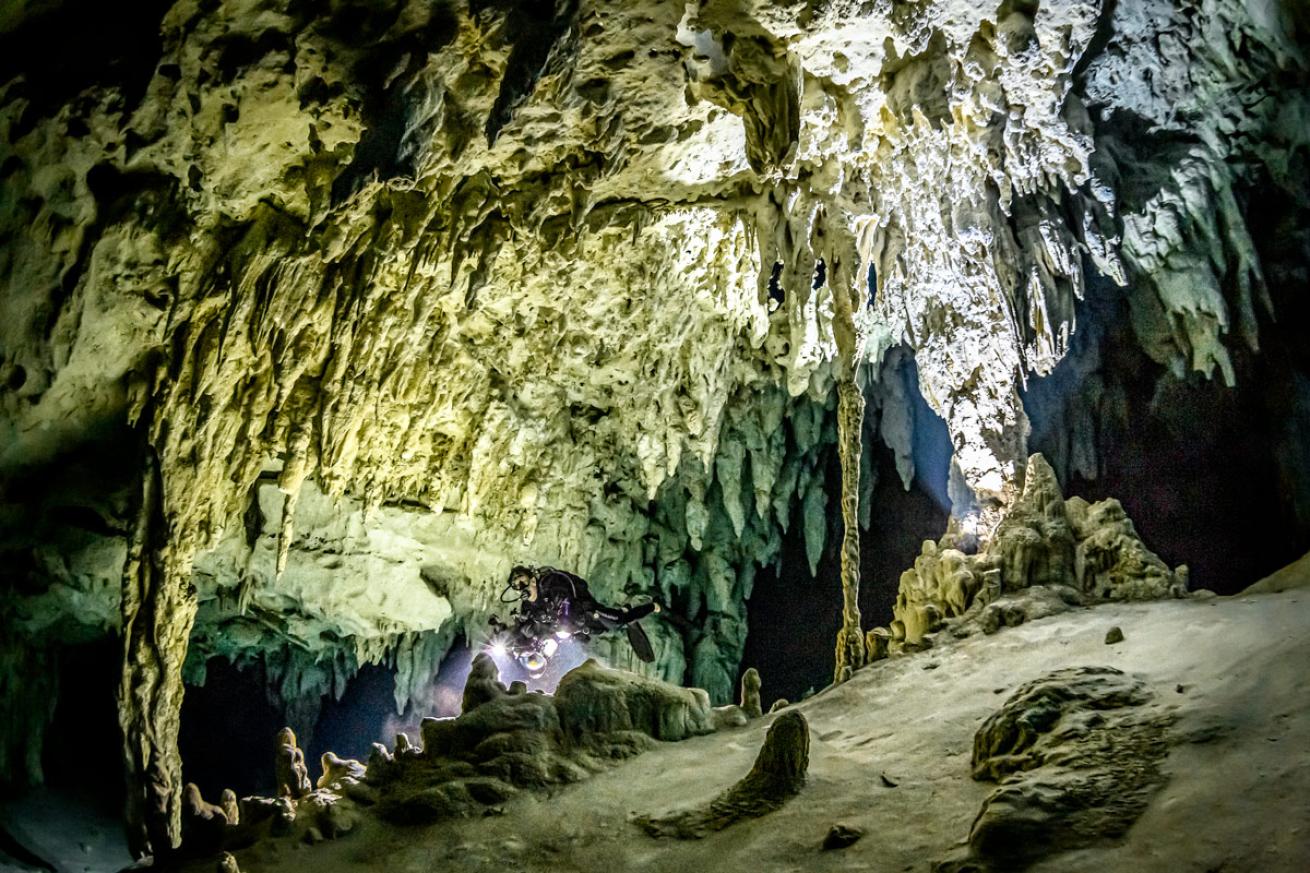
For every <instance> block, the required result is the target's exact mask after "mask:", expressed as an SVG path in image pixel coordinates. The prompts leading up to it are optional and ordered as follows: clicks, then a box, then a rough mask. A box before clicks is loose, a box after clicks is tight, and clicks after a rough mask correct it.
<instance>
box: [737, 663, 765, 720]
mask: <svg viewBox="0 0 1310 873" xmlns="http://www.w3.org/2000/svg"><path fill="white" fill-rule="evenodd" d="M763 707H764V705H763V703H762V702H761V701H760V671H759V670H756V669H755V668H754V667H749V668H747V670H746V672H745V673H742V674H741V709H742V712H744V713H746V717H747V718H760V717H761V716H763V715H764V708H763Z"/></svg>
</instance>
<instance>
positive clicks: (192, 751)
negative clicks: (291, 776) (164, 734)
mask: <svg viewBox="0 0 1310 873" xmlns="http://www.w3.org/2000/svg"><path fill="white" fill-rule="evenodd" d="M266 688H267V680H266V678H265V675H264V669H263V666H262V665H256V666H253V667H251V668H250V669H244V670H243V669H238V668H237V667H235V666H233V665H232V664H229V663H228V662H227V661H226V660H224V659H222V658H213V659H211V660H210V661H209V664H208V665H207V675H206V678H205V684H204V685H203V686H190V685H189V686H187V689H186V696H185V697H184V698H183V699H182V729H181V735H180V737H179V739H178V746H179V748H180V749H181V752H182V778H183V779H185V780H186V781H187V782H194V783H196V785H198V786H200V793H201V794H202V795H204V797H205V798H206V799H208V800H210V801H214V800H216V799H217V798H218V796H219V794H220V793H221V792H222V790H223V789H224V788H231V789H232V790H233V791H235V792H236V793H237V796H238V797H244V796H246V795H248V794H254V793H260V794H265V795H272V794H273V745H274V739H275V738H276V736H277V732H278V730H279V729H280V728H281V727H282V726H283V725H284V724H285V720H284V716H283V714H282V713H280V712H279V711H278V709H277V707H275V706H273V705H272V704H271V703H269V701H268V693H267V691H266ZM315 775H317V773H315Z"/></svg>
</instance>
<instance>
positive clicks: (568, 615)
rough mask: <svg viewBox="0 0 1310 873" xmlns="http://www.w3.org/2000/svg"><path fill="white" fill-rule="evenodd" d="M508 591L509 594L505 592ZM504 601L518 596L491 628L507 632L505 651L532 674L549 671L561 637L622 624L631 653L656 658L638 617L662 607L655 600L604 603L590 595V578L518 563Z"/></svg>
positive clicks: (503, 594)
mask: <svg viewBox="0 0 1310 873" xmlns="http://www.w3.org/2000/svg"><path fill="white" fill-rule="evenodd" d="M507 595H509V596H507ZM500 599H501V601H502V602H504V603H512V602H515V601H517V602H518V604H519V606H518V610H517V612H516V613H513V614H511V615H510V617H509V618H510V621H509V623H502V622H501V621H500V620H499V619H497V618H496V617H494V616H493V617H492V619H491V625H492V627H493V628H495V629H497V630H499V631H503V632H507V633H508V635H509V638H508V642H507V644H506V645H505V647H506V650H507V651H509V652H510V653H512V654H513V655H514V657H515V658H516V659H517V660H518V661H519V663H520V664H522V665H523V666H524V667H525V668H526V669H527V670H528V671H529V673H532V674H534V675H536V674H539V673H541V672H542V671H544V670H545V667H546V664H547V662H548V661H549V659H550V657H551V656H552V655H553V654H554V653H555V650H556V648H557V647H558V642H557V641H558V640H566V639H570V638H572V639H576V640H579V641H581V642H586V641H587V640H589V639H590V638H591V637H592V636H593V635H597V634H602V633H605V632H607V631H612V630H617V629H618V628H624V629H625V630H626V631H627V635H628V643H629V644H630V645H631V646H632V650H633V652H635V653H636V655H637V657H638V658H640V659H641V660H643V661H646V662H650V661H653V660H655V651H654V649H652V648H651V644H650V638H649V637H647V636H646V632H645V631H643V630H642V629H641V626H640V625H638V624H637V622H638V621H640V620H641V619H643V618H645V617H646V616H648V615H650V614H651V613H655V612H659V611H660V607H659V604H657V603H653V602H652V603H644V604H641V605H640V606H634V607H632V608H631V609H620V608H615V607H612V606H606V605H605V604H603V603H601V602H600V601H598V600H596V598H595V597H593V596H592V594H591V590H590V588H588V587H587V582H586V580H584V579H582V578H581V577H579V576H575V575H574V574H572V573H567V572H565V571H563V570H556V569H555V568H554V567H524V566H518V567H515V568H514V569H513V570H511V571H510V574H509V581H508V582H507V583H506V585H505V589H504V590H503V591H502V592H501V596H500Z"/></svg>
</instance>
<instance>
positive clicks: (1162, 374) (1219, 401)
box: [1024, 187, 1310, 594]
mask: <svg viewBox="0 0 1310 873" xmlns="http://www.w3.org/2000/svg"><path fill="white" fill-rule="evenodd" d="M1251 198H1252V200H1253V201H1255V202H1259V203H1260V204H1261V206H1260V207H1259V208H1256V209H1247V210H1245V211H1246V214H1247V215H1248V216H1249V221H1250V228H1249V229H1250V231H1251V234H1252V237H1253V238H1254V239H1255V240H1257V242H1258V245H1259V248H1260V249H1261V251H1260V254H1261V259H1262V262H1263V265H1264V270H1265V277H1266V280H1267V285H1268V289H1269V294H1270V298H1271V300H1272V303H1273V309H1274V313H1275V316H1276V318H1274V319H1270V318H1268V317H1267V315H1266V314H1265V313H1263V312H1261V311H1260V308H1259V307H1258V306H1257V314H1258V315H1259V331H1260V337H1259V338H1260V351H1259V352H1258V353H1255V352H1252V351H1251V350H1250V349H1248V348H1247V347H1246V346H1245V344H1244V343H1243V342H1242V341H1241V340H1240V339H1239V338H1237V337H1235V336H1230V337H1229V338H1228V340H1227V342H1226V345H1227V347H1228V349H1229V351H1230V354H1231V355H1232V360H1233V367H1234V371H1235V376H1236V384H1235V385H1234V386H1233V387H1231V388H1230V387H1228V386H1226V385H1225V384H1224V383H1223V381H1222V378H1221V377H1220V375H1219V374H1218V373H1217V372H1216V374H1215V376H1214V378H1213V379H1206V378H1205V377H1204V376H1203V375H1201V374H1199V373H1188V374H1186V376H1185V377H1184V378H1182V379H1177V378H1175V377H1174V376H1173V375H1171V374H1170V373H1169V372H1167V371H1166V370H1165V369H1164V368H1163V367H1161V366H1160V365H1158V364H1156V363H1154V362H1153V361H1151V360H1150V359H1149V358H1148V357H1147V356H1146V355H1145V354H1144V353H1143V352H1142V351H1141V350H1140V348H1139V344H1138V341H1137V338H1136V337H1135V335H1134V333H1133V329H1132V325H1131V321H1130V316H1129V310H1128V305H1127V302H1126V300H1125V299H1124V295H1123V292H1121V291H1120V290H1119V289H1116V288H1114V287H1113V286H1111V285H1110V284H1109V283H1108V282H1106V281H1105V280H1097V281H1094V282H1093V283H1091V284H1090V286H1089V291H1088V297H1087V300H1086V301H1085V302H1084V303H1083V304H1082V305H1081V306H1080V308H1079V312H1078V317H1079V325H1078V332H1077V333H1076V334H1075V335H1074V343H1073V347H1072V349H1071V352H1070V354H1069V356H1068V357H1066V359H1065V360H1064V361H1062V362H1061V364H1060V365H1059V366H1058V367H1057V368H1056V370H1055V371H1054V372H1053V373H1052V374H1051V375H1050V376H1048V377H1046V378H1045V379H1037V380H1033V381H1032V382H1031V383H1030V385H1029V388H1028V390H1027V392H1026V393H1025V397H1024V404H1025V407H1026V408H1027V410H1028V414H1029V417H1030V418H1031V420H1032V422H1033V435H1032V439H1031V441H1030V446H1031V448H1032V450H1033V451H1041V452H1043V453H1045V454H1046V455H1047V457H1048V459H1053V460H1054V461H1055V464H1056V469H1057V470H1058V471H1059V472H1060V474H1061V477H1062V484H1063V485H1064V486H1065V491H1066V494H1067V495H1074V494H1077V495H1080V496H1082V497H1084V498H1086V499H1088V500H1100V499H1104V498H1106V497H1115V498H1118V499H1119V500H1120V501H1121V502H1122V503H1123V505H1124V508H1125V509H1126V510H1127V512H1128V515H1129V516H1130V517H1131V518H1132V519H1133V521H1134V523H1135V524H1136V526H1137V530H1138V532H1139V533H1140V534H1141V536H1142V539H1143V540H1144V541H1145V542H1146V544H1147V546H1149V547H1150V548H1151V549H1153V550H1155V551H1156V552H1157V553H1158V554H1159V555H1160V556H1161V557H1162V558H1164V560H1165V561H1167V562H1168V563H1169V564H1170V565H1176V564H1187V565H1188V567H1189V568H1190V569H1191V586H1192V587H1193V588H1207V589H1210V590H1213V591H1216V592H1218V593H1220V594H1233V593H1236V592H1238V591H1241V590H1242V589H1244V588H1245V587H1246V586H1248V585H1250V584H1251V583H1253V582H1255V581H1257V580H1259V579H1261V578H1262V577H1264V576H1266V575H1268V574H1269V573H1272V572H1273V571H1275V570H1277V569H1279V568H1280V567H1283V566H1285V565H1286V564H1288V563H1290V562H1291V561H1293V560H1295V559H1297V558H1299V557H1300V556H1301V555H1303V554H1305V553H1306V551H1307V550H1308V549H1310V345H1307V344H1306V343H1305V341H1304V338H1303V336H1302V333H1303V330H1304V328H1303V325H1304V324H1305V323H1306V319H1308V318H1310V300H1308V299H1307V296H1306V294H1305V293H1304V289H1305V286H1306V284H1307V282H1308V281H1310V268H1307V264H1310V241H1308V240H1310V235H1307V234H1306V233H1305V231H1304V228H1305V227H1306V226H1307V225H1306V223H1305V222H1306V217H1307V212H1310V210H1306V209H1305V208H1303V207H1300V206H1298V205H1297V204H1294V203H1292V202H1291V201H1290V199H1289V197H1288V196H1287V195H1286V194H1285V193H1282V192H1280V190H1279V189H1277V188H1274V187H1268V188H1263V189H1260V190H1259V192H1258V193H1257V194H1253V195H1251ZM1075 406H1077V407H1078V408H1081V409H1082V410H1083V411H1085V412H1091V414H1092V418H1091V421H1092V422H1093V424H1092V427H1093V430H1094V433H1093V434H1092V438H1093V440H1094V443H1095V447H1096V458H1095V466H1096V467H1098V468H1099V469H1097V470H1095V471H1092V472H1093V473H1094V475H1092V476H1088V475H1082V474H1080V473H1078V472H1068V468H1069V467H1070V465H1069V464H1067V463H1065V461H1067V459H1068V457H1069V455H1070V453H1071V442H1070V440H1071V431H1072V430H1073V429H1074V428H1073V427H1071V425H1070V421H1071V420H1074V419H1076V418H1077V413H1075V415H1073V416H1070V414H1069V413H1068V411H1067V410H1068V409H1070V408H1074V407H1075ZM1075 466H1076V465H1075Z"/></svg>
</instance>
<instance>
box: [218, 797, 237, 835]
mask: <svg viewBox="0 0 1310 873" xmlns="http://www.w3.org/2000/svg"><path fill="white" fill-rule="evenodd" d="M218 805H219V807H220V808H222V810H223V815H225V816H226V817H227V823H228V824H229V825H234V826H235V825H238V824H240V823H241V805H240V804H239V803H238V802H237V794H236V792H235V791H233V790H232V789H231V788H224V789H223V793H222V794H221V795H219V800H218Z"/></svg>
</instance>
